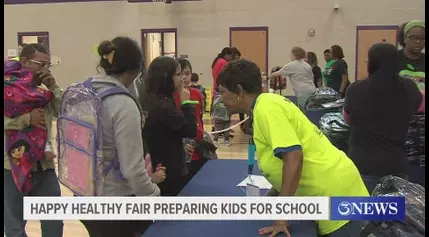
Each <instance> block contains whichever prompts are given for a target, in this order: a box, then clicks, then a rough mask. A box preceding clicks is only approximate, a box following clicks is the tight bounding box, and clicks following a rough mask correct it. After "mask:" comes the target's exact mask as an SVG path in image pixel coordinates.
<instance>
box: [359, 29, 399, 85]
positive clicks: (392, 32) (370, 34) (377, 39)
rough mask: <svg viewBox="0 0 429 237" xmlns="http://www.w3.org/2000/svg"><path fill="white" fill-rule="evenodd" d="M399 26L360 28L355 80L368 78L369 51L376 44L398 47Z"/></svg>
mask: <svg viewBox="0 0 429 237" xmlns="http://www.w3.org/2000/svg"><path fill="white" fill-rule="evenodd" d="M397 31H398V26H358V27H357V29H356V34H357V37H356V39H357V42H356V44H357V52H356V55H357V57H356V69H355V70H356V75H355V80H363V79H365V78H367V77H368V69H367V62H368V50H369V48H370V47H371V46H372V45H374V44H376V43H389V44H393V45H397V34H398V33H397Z"/></svg>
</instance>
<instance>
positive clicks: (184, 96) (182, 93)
mask: <svg viewBox="0 0 429 237" xmlns="http://www.w3.org/2000/svg"><path fill="white" fill-rule="evenodd" d="M190 98H191V93H190V92H189V89H187V88H182V90H181V91H180V101H181V102H183V101H186V100H189V99H190Z"/></svg>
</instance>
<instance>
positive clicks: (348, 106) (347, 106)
mask: <svg viewBox="0 0 429 237" xmlns="http://www.w3.org/2000/svg"><path fill="white" fill-rule="evenodd" d="M353 88H354V85H351V86H350V87H349V89H348V90H347V91H346V97H345V98H344V105H343V111H342V113H343V118H344V122H345V123H346V124H350V119H351V118H350V117H351V115H350V114H351V111H352V106H353V99H354V96H353V94H352V91H353Z"/></svg>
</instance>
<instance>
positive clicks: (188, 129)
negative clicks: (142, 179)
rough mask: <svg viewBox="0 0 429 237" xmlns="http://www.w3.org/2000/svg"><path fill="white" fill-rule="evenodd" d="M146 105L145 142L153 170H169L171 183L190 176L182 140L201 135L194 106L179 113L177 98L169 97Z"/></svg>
mask: <svg viewBox="0 0 429 237" xmlns="http://www.w3.org/2000/svg"><path fill="white" fill-rule="evenodd" d="M146 104H147V105H145V103H142V107H143V110H144V111H147V118H146V122H145V126H144V128H143V139H144V141H145V145H146V149H147V150H148V152H149V153H150V155H151V158H152V167H154V168H156V166H157V165H158V164H162V165H163V166H165V167H166V168H167V172H166V173H167V179H171V178H174V177H181V176H184V175H186V174H187V168H186V160H185V155H184V148H183V141H182V139H183V138H186V137H195V136H196V135H197V120H196V118H195V114H194V113H195V112H194V110H195V107H194V105H191V104H186V105H182V111H178V110H177V107H176V104H175V102H174V100H173V98H167V97H156V98H152V99H151V100H150V101H149V102H148V103H146ZM182 112H183V113H182Z"/></svg>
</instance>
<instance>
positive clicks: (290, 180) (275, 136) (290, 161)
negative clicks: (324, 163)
mask: <svg viewBox="0 0 429 237" xmlns="http://www.w3.org/2000/svg"><path fill="white" fill-rule="evenodd" d="M254 121H255V122H256V123H259V126H258V127H260V128H261V131H262V135H263V136H264V137H265V138H266V139H267V140H268V141H267V142H268V143H269V144H270V145H271V148H272V150H273V153H274V155H275V156H276V157H277V158H279V159H282V161H283V174H282V186H281V189H280V190H279V195H280V196H293V195H294V194H295V192H296V190H297V188H298V184H299V180H300V178H301V170H302V165H303V159H304V157H303V152H302V146H301V142H300V139H299V137H298V135H297V134H296V130H295V129H296V128H295V127H294V126H293V125H292V123H291V122H290V121H289V118H288V117H287V115H286V114H285V113H281V111H277V110H273V111H263V112H262V111H261V112H259V113H257V117H256V116H255V120H254ZM284 134H288V135H287V136H285V135H284Z"/></svg>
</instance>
